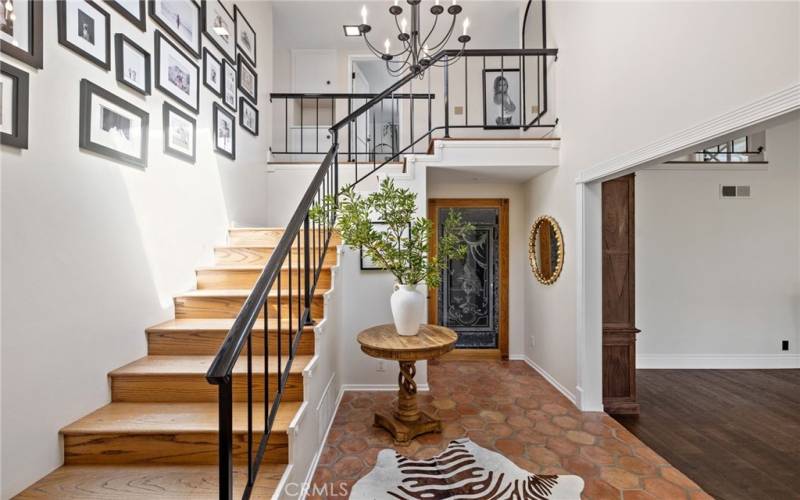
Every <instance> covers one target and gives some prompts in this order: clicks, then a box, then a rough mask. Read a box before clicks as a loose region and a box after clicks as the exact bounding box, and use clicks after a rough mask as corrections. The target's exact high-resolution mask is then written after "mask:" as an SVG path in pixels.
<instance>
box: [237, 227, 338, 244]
mask: <svg viewBox="0 0 800 500" xmlns="http://www.w3.org/2000/svg"><path fill="white" fill-rule="evenodd" d="M319 234H320V236H317V235H316V233H312V234H309V243H310V244H311V245H314V246H321V245H322V242H321V241H320V243H317V242H316V240H315V239H314V238H319V239H320V240H321V239H322V236H321V234H322V233H321V232H320V233H319ZM282 237H283V230H282V229H247V230H232V231H229V232H228V244H230V245H258V246H266V247H274V246H276V245H277V244H278V242H280V240H281V238H282ZM340 243H341V238H340V237H339V235H338V234H337V233H333V234H332V235H331V241H330V246H332V247H334V246H336V245H339V244H340ZM294 245H297V241H296V240H295V242H294ZM304 245H305V242H304V241H303V239H302V237H301V239H300V246H301V247H302V246H304Z"/></svg>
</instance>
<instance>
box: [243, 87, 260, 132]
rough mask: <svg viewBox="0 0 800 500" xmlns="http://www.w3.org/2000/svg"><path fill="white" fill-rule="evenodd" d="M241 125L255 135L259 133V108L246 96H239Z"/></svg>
mask: <svg viewBox="0 0 800 500" xmlns="http://www.w3.org/2000/svg"><path fill="white" fill-rule="evenodd" d="M239 125H241V126H242V128H243V129H245V130H247V131H248V132H250V133H251V134H253V135H258V109H257V108H256V107H255V106H254V105H253V104H252V103H251V102H250V101H248V100H247V99H245V98H244V96H242V97H240V98H239Z"/></svg>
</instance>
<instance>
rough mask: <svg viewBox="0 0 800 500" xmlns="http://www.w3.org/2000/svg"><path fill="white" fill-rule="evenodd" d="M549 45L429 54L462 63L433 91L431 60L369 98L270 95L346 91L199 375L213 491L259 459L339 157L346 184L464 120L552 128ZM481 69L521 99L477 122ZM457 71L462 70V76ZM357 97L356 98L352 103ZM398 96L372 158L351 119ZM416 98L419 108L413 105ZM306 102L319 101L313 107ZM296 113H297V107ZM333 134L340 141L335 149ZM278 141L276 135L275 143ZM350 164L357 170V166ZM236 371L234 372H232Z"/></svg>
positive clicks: (331, 212)
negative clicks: (306, 178) (236, 410)
mask: <svg viewBox="0 0 800 500" xmlns="http://www.w3.org/2000/svg"><path fill="white" fill-rule="evenodd" d="M557 54H558V50H557V49H511V50H467V51H464V52H463V53H459V52H457V51H449V50H448V51H441V52H438V53H437V54H435V55H434V56H432V57H431V66H432V67H434V68H435V67H437V65H438V64H439V63H440V62H443V61H446V60H447V59H448V58H453V57H457V56H458V55H461V61H460V63H459V64H463V69H461V71H463V73H461V72H460V71H457V70H456V69H455V68H458V66H449V67H448V66H445V67H444V68H442V71H443V74H442V78H443V82H442V93H441V94H439V93H438V92H439V91H438V90H437V91H436V92H437V93H436V94H434V93H433V92H431V90H430V89H428V88H427V86H429V85H431V83H432V82H431V73H429V71H432V69H427V70H426V71H425V72H426V75H425V76H426V80H419V79H418V77H419V76H420V74H419V73H410V74H408V75H406V76H405V77H403V78H402V79H400V80H398V81H397V82H396V83H395V84H393V85H392V86H390V87H389V88H387V89H386V90H384V91H383V92H381V93H379V94H376V95H374V96H372V97H365V96H358V97H355V98H346V97H338V96H336V95H329V96H325V95H303V96H297V95H294V94H274V95H273V103H274V102H275V100H276V99H277V100H278V101H280V100H284V107H285V108H286V109H288V107H289V106H288V104H286V103H287V102H291V101H292V100H297V99H300V100H302V101H306V100H313V102H315V103H317V102H321V101H322V100H324V99H333V100H337V99H346V100H347V102H348V103H349V106H348V109H347V114H346V115H345V116H343V117H341V118H340V119H339V120H338V121H334V119H335V115H334V118H331V120H330V121H331V122H333V123H331V125H330V127H329V128H328V129H327V132H328V133H329V134H330V139H329V140H330V146H329V147H328V148H327V150H326V151H325V153H324V157H323V158H322V159H321V161H320V166H319V169H318V170H317V173H316V175H315V176H314V178H313V179H312V180H311V182H310V184H309V186H308V188H307V189H306V191H305V194H304V195H303V197H302V199H301V200H300V203H299V204H298V206H297V209H296V210H295V212H294V214H293V215H292V217H291V220H290V221H289V223H288V225H287V226H286V229H285V232H284V234H283V236H282V237H281V239H280V241H279V242H278V244H277V245H276V246H275V248H274V250H273V252H272V255H271V256H270V257H269V259H268V261H267V264H266V266H265V267H264V270H263V271H262V273H261V275H260V277H259V278H258V280H257V281H256V283H255V285H254V287H253V290H252V291H251V292H250V295H249V296H248V297H247V299H246V301H245V303H244V305H243V306H242V308H241V310H240V311H239V314H238V316H237V317H236V320H235V321H234V323H233V326H232V327H231V329H230V330H229V331H228V334H227V335H226V337H225V340H224V341H223V343H222V345H221V346H220V349H219V351H218V352H217V355H216V357H215V358H214V360H213V362H212V364H211V366H210V367H209V369H208V373H207V374H206V378H207V380H208V381H209V383H211V384H214V385H217V386H218V391H219V474H220V481H219V485H220V494H219V496H220V498H222V499H230V498H233V478H234V474H233V472H234V461H236V462H237V463H242V464H246V465H245V467H246V469H247V475H246V484H245V485H244V490H243V494H242V497H243V498H249V497H250V495H251V493H252V489H253V486H254V484H255V481H256V478H257V476H258V471H259V467H260V466H261V463H262V461H263V460H264V455H265V453H266V450H267V443H268V441H269V438H270V435H271V433H272V428H273V425H274V422H275V416H276V414H277V411H278V408H279V406H280V404H281V399H282V396H283V394H284V390H285V388H286V383H287V380H288V377H289V373H290V370H291V366H292V362H293V361H294V359H295V353H296V352H297V348H298V346H299V343H300V338H301V335H302V334H303V330H304V328H305V327H307V326H308V325H311V324H313V322H314V317H313V315H312V297H314V294H315V291H316V288H317V281H318V279H319V276H320V273H321V271H322V268H323V263H324V261H325V254H326V252H327V251H328V244H329V242H330V240H331V237H332V235H333V231H334V229H333V228H334V224H335V222H336V219H335V207H331V206H330V204H327V203H322V202H323V200H324V199H325V198H326V197H328V196H331V197H333V199H334V200H335V201H336V202H338V194H339V192H340V185H341V184H342V183H343V179H341V175H340V174H341V167H342V160H345V161H348V160H349V161H352V162H353V166H354V167H355V168H354V173H353V177H352V180H351V179H347V181H350V183H351V184H353V183H358V182H361V181H363V180H364V179H365V178H366V177H367V176H369V175H371V174H373V173H375V172H376V171H378V170H379V169H381V168H382V167H383V166H385V165H387V164H388V163H390V162H393V161H397V160H398V159H399V158H400V157H401V156H402V155H403V154H405V153H408V152H415V151H416V150H417V145H418V144H419V143H420V142H422V141H426V140H429V139H431V138H432V137H434V135H438V136H442V137H450V136H451V133H452V132H454V131H456V130H467V129H473V128H489V129H491V130H501V131H506V132H507V131H508V130H509V129H511V130H519V131H525V130H529V129H531V128H541V127H553V126H554V124H553V123H549V124H548V123H544V121H543V118H544V117H545V116H546V113H547V79H546V78H542V77H543V74H544V73H546V71H542V68H546V65H547V64H549V63H550V62H551V61H548V59H553V58H555V56H556V55H557ZM528 58H534V59H536V64H535V65H534V64H526V63H525V61H526V59H528ZM492 60H495V61H498V63H497V64H498V66H496V67H495V66H493V65H490V62H491V61H492ZM512 62H515V64H512ZM470 67H472V68H473V69H474V68H476V67H477V68H480V69H481V71H480V72H479V74H480V75H481V76H480V80H479V81H478V82H477V83H476V82H475V81H474V78H472V76H471V75H472V73H471V72H470ZM531 68H539V70H538V71H535V72H532V70H531ZM482 70H492V71H493V72H494V73H493V74H492V78H493V79H492V80H491V81H492V83H493V84H494V82H495V80H496V79H497V77H498V76H500V77H504V76H505V75H506V74H508V75H510V74H512V73H514V72H516V73H517V76H518V81H519V96H520V97H519V100H520V101H521V102H520V103H517V104H516V106H515V107H514V111H513V112H512V111H510V110H511V109H512V108H511V106H508V103H505V104H503V97H502V95H501V96H500V97H499V99H500V104H501V108H500V109H501V111H500V113H499V118H500V120H499V121H498V120H497V119H495V121H494V123H491V124H486V123H485V120H484V119H483V116H484V115H485V112H484V113H480V112H478V113H476V112H475V111H474V110H473V111H472V112H470V108H469V106H470V104H472V106H474V105H475V102H477V101H476V100H475V99H472V98H470V97H469V96H470V95H471V94H470V92H469V88H470V87H474V86H476V85H477V86H478V88H481V89H483V85H484V84H485V83H486V81H487V79H486V76H485V75H486V72H485V71H482ZM526 73H527V74H526ZM460 75H463V79H462V77H461V76H460ZM529 78H534V79H535V80H536V81H537V82H538V84H537V87H536V88H537V89H538V90H537V91H536V93H535V94H533V93H531V92H526V91H525V90H524V89H525V82H526V81H528V80H529ZM510 80H513V79H506V83H507V84H508V85H510V86H511V87H513V83H510ZM420 82H422V83H423V84H425V85H426V89H425V92H423V93H419V92H417V93H415V90H414V86H415V85H416V87H417V90H419V88H418V87H419V86H420V84H421V83H420ZM501 82H502V81H501ZM511 87H509V88H511ZM406 89H407V90H406ZM456 89H463V94H462V95H463V96H465V99H463V100H461V102H463V103H464V104H463V110H460V111H462V112H463V117H462V116H460V115H459V114H458V113H455V111H456V110H453V109H451V101H452V102H454V101H453V99H454V95H453V94H454V93H455V90H456ZM501 94H502V92H501ZM439 95H441V97H439ZM534 95H535V99H534ZM493 98H494V97H493ZM361 100H363V101H365V102H363V104H360V101H361ZM420 100H422V102H423V105H422V106H420V105H419V103H420ZM531 102H536V103H537V108H536V109H537V112H536V113H528V112H527V111H526V109H525V108H526V107H527V106H528V105H530V104H529V103H531ZM389 103H391V104H389ZM401 103H402V108H403V109H404V110H405V112H402V111H401V113H400V114H399V115H400V116H405V117H407V121H401V122H400V123H401V125H402V129H403V131H402V133H400V134H399V135H398V140H397V141H396V142H397V144H396V145H395V146H394V147H393V148H392V150H391V151H389V152H388V153H387V154H381V155H380V157H379V155H378V154H377V152H376V151H375V149H374V148H373V149H372V150H370V145H369V143H368V141H361V140H359V135H358V133H357V131H356V130H357V129H358V128H359V127H361V130H366V129H368V128H369V125H370V122H371V117H372V116H374V115H375V114H376V113H377V112H378V110H379V109H380V108H381V107H384V109H386V107H388V106H390V105H391V106H401ZM359 104H360V105H359ZM438 106H440V107H438ZM420 107H422V108H423V110H424V112H422V113H420V112H419V108H420ZM437 107H438V108H437ZM301 109H302V107H301ZM437 109H440V110H441V111H440V112H438V113H439V114H437ZM472 109H474V107H473V108H472ZM316 110H319V107H318V106H317V108H316ZM303 113H304V114H305V111H304V112H303ZM512 113H514V114H513V116H510V117H509V115H511V114H512ZM476 116H478V117H481V121H480V122H477V123H476V118H475V117H476ZM408 117H410V118H408ZM315 118H316V116H315ZM317 123H319V120H317ZM364 127H367V128H366V129H365V128H364ZM343 142H344V144H345V147H344V148H342V143H343ZM284 144H286V143H285V142H284ZM319 151H320V149H319V148H318V147H316V146H315V147H314V148H313V149H311V150H310V151H308V152H306V151H299V152H290V151H284V153H291V154H300V155H314V154H319ZM365 159H366V160H365ZM359 166H360V168H361V170H359ZM334 205H335V204H334ZM317 206H322V207H323V208H324V210H326V212H325V213H323V215H322V217H311V216H310V215H309V212H310V211H311V210H312V209H313V208H315V207H317ZM258 322H263V330H264V341H263V348H262V350H261V352H259V353H254V346H255V344H256V342H254V341H253V340H254V333H253V331H254V329H255V327H256V325H257V323H258ZM270 332H274V333H270ZM259 354H262V355H263V356H264V360H265V366H264V370H263V371H264V373H263V382H262V383H261V384H258V382H259V381H258V380H256V377H260V376H262V375H260V374H256V373H255V372H254V370H253V356H254V355H259ZM270 355H272V356H274V359H273V360H272V361H270ZM242 358H243V359H242ZM240 361H243V363H244V365H245V380H246V383H245V384H244V386H242V384H241V382H238V381H237V382H236V383H234V382H235V381H234V366H235V365H236V364H237V363H238V362H240ZM272 362H274V363H275V364H276V366H275V367H273V368H274V369H275V371H277V379H276V382H275V383H274V384H273V386H271V385H270V382H269V372H270V365H269V363H272ZM237 376H239V372H238V371H237ZM257 385H258V386H259V389H258V391H259V394H256V393H255V389H254V386H257ZM262 388H263V389H262ZM262 391H263V392H262ZM234 399H236V400H237V401H240V402H242V403H244V404H245V406H246V417H245V418H246V422H247V423H246V433H245V435H244V439H236V441H235V442H234V415H233V407H234V404H233V402H234ZM262 415H263V416H262ZM235 459H236V460H235Z"/></svg>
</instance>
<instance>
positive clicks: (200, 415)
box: [17, 228, 339, 499]
mask: <svg viewBox="0 0 800 500" xmlns="http://www.w3.org/2000/svg"><path fill="white" fill-rule="evenodd" d="M282 235H283V230H282V229H274V228H237V229H230V230H229V232H228V245H226V246H222V247H218V248H215V249H214V266H211V267H202V268H199V269H197V270H196V274H197V289H196V290H192V291H189V292H185V293H182V294H180V295H178V296H176V297H175V298H174V302H175V318H174V319H172V320H169V321H166V322H164V323H161V324H158V325H155V326H152V327H150V328H148V329H147V330H146V335H147V345H148V355H147V356H145V357H143V358H141V359H138V360H136V361H134V362H132V363H130V364H127V365H125V366H122V367H120V368H117V369H115V370H113V371H112V372H111V373H109V383H110V387H111V403H109V404H108V405H106V406H104V407H102V408H99V409H98V410H96V411H94V412H93V413H91V414H89V415H86V416H85V417H83V418H81V419H79V420H77V421H76V422H73V423H72V424H69V425H67V426H66V427H64V428H63V429H61V435H62V437H63V443H64V465H63V466H62V467H60V468H58V469H56V470H55V471H54V472H52V473H50V474H49V475H47V476H46V477H44V478H42V479H41V480H39V481H38V482H36V483H35V484H33V485H32V486H30V487H29V488H28V489H26V490H25V491H23V492H22V493H21V494H20V495H19V496H18V497H17V498H59V499H64V498H82V499H92V498H104V499H116V498H120V499H122V498H125V499H130V498H134V499H135V498H159V499H168V498H175V499H177V498H183V499H187V498H192V499H195V498H219V495H220V492H219V491H220V489H219V478H220V473H219V469H218V466H217V463H218V459H219V445H218V436H219V423H218V403H217V387H216V386H214V385H210V384H209V383H208V380H206V372H207V370H208V368H209V365H210V364H211V362H212V360H213V359H214V356H215V355H216V354H217V352H218V350H219V349H220V345H221V344H222V343H223V340H224V339H225V337H226V335H227V334H228V331H229V330H230V329H231V326H232V325H233V323H234V319H235V318H236V316H237V314H238V313H239V311H240V309H241V307H242V305H243V303H244V301H245V299H246V298H247V296H248V294H249V293H250V290H251V289H252V287H253V285H254V283H255V282H256V280H257V279H258V277H259V276H260V274H261V272H262V270H263V269H264V266H265V264H266V262H267V260H268V259H269V257H270V256H271V255H272V253H273V251H274V250H275V246H276V245H277V244H278V242H279V240H280V238H281V236H282ZM338 243H339V239H338V235H337V234H335V233H333V234H332V235H331V241H330V245H329V246H335V245H337V244H338ZM291 252H293V253H295V254H297V253H302V249H301V248H300V246H299V245H298V246H297V247H296V248H293V249H292V250H291ZM335 259H336V252H332V251H328V252H325V257H324V259H323V261H322V263H321V264H322V265H321V270H320V274H319V279H318V282H317V286H316V289H315V291H314V294H313V297H312V299H311V311H312V317H313V318H314V319H315V320H317V321H319V320H321V319H323V314H324V310H323V294H324V293H325V291H326V290H328V289H329V288H330V284H331V267H332V266H333V265H334V264H335ZM294 260H295V262H300V260H299V259H297V258H295V259H294ZM293 272H294V273H295V274H296V273H297V269H296V268H295V269H294V270H293ZM281 275H282V279H281V281H279V283H283V284H284V286H286V284H287V282H289V269H288V268H286V267H284V268H283V269H282V271H281ZM303 300H304V298H303V297H302V296H298V295H295V296H294V297H293V298H292V299H289V298H288V295H287V294H286V293H283V294H282V295H281V298H280V301H279V300H278V297H277V293H276V290H273V291H270V293H269V298H268V307H269V313H268V324H267V331H266V332H265V331H264V328H265V325H264V322H263V320H262V321H259V322H257V324H256V326H255V327H254V328H253V331H252V332H253V333H252V339H251V342H252V344H251V345H252V349H253V356H252V374H253V376H252V383H253V401H254V404H253V405H252V409H253V413H252V420H253V429H254V433H253V437H252V439H253V446H254V447H256V446H258V442H259V440H260V439H261V437H262V435H261V434H260V433H258V432H257V431H256V429H264V407H265V405H264V404H263V400H264V393H265V391H264V382H265V366H267V367H268V370H269V373H268V376H269V381H268V384H269V388H270V389H271V391H270V392H269V398H270V401H271V400H272V398H273V396H274V395H275V388H276V387H278V380H277V378H278V363H279V358H277V357H275V356H270V357H269V358H270V359H265V358H264V356H263V355H261V354H263V353H264V352H265V351H264V342H267V343H268V351H267V352H269V353H276V352H279V351H278V339H279V338H280V339H281V344H282V345H281V351H280V352H283V353H288V352H289V336H288V335H286V332H287V331H288V330H289V324H288V322H289V319H288V317H289V308H290V307H291V308H292V309H293V310H297V308H298V306H299V304H298V301H303ZM279 309H280V311H281V316H280V317H281V318H282V319H281V321H282V322H283V323H284V324H283V328H282V331H283V332H284V335H283V336H279V335H277V331H278V323H277V321H278V320H277V319H276V318H277V317H278V315H277V314H276V313H277V312H278V310H279ZM246 349H247V348H246V347H245V353H246ZM296 349H297V350H296V354H295V357H294V361H293V362H292V364H291V368H290V370H289V375H288V378H287V382H286V386H285V388H284V391H283V394H282V396H281V404H280V405H279V406H278V409H277V413H276V415H275V420H274V423H273V426H272V432H271V434H270V437H269V441H268V443H267V448H266V452H265V455H264V461H263V463H262V464H261V467H260V468H259V473H258V477H257V479H256V481H255V484H254V486H253V489H252V498H271V497H272V495H273V493H274V491H275V489H276V487H277V485H278V483H279V481H280V479H281V476H282V475H283V472H284V470H285V468H286V466H287V464H288V460H289V438H288V433H287V431H288V428H289V424H290V422H291V421H292V419H293V418H294V416H295V413H296V412H297V411H298V409H299V408H300V406H301V404H302V402H303V397H304V395H303V368H304V367H305V366H306V365H307V364H308V363H309V362H310V360H311V358H312V357H313V355H314V334H313V326H308V327H305V328H304V329H303V333H302V335H301V337H300V341H299V343H298V344H297V348H296ZM280 359H281V362H282V363H283V365H282V367H284V366H286V361H287V357H286V355H285V354H284V357H283V358H280ZM246 361H247V356H245V355H244V354H243V355H242V356H241V358H240V359H239V360H238V362H237V364H236V366H235V368H234V370H233V463H234V487H233V489H234V494H235V495H236V496H237V497H240V496H241V495H242V492H243V489H244V487H245V484H246V481H247V448H248V446H247V416H248V415H247V413H248V412H247V366H246ZM259 401H261V403H258V402H259Z"/></svg>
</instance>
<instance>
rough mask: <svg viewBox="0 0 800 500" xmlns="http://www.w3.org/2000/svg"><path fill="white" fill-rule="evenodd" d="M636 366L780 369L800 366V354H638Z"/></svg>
mask: <svg viewBox="0 0 800 500" xmlns="http://www.w3.org/2000/svg"><path fill="white" fill-rule="evenodd" d="M636 368H639V369H642V370H648V369H728V370H736V369H779V368H800V355H798V354H637V355H636Z"/></svg>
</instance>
